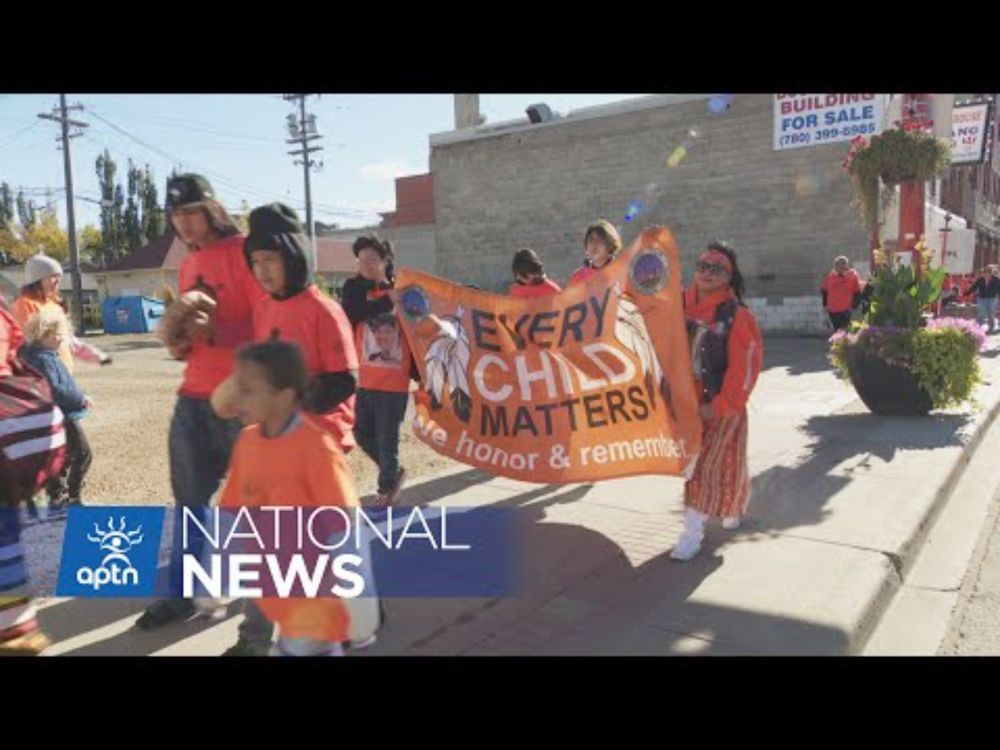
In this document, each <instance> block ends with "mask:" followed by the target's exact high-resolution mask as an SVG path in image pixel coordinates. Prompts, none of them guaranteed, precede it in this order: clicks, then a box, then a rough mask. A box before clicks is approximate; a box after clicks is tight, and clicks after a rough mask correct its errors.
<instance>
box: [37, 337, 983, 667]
mask: <svg viewBox="0 0 1000 750" xmlns="http://www.w3.org/2000/svg"><path fill="white" fill-rule="evenodd" d="M991 345H992V346H994V350H993V351H991V352H988V353H987V355H986V356H985V357H984V358H983V360H982V362H983V370H984V376H985V378H986V379H987V380H988V381H991V382H990V383H987V384H984V385H983V386H982V387H981V388H980V391H979V393H978V399H979V401H980V402H981V404H982V408H981V409H980V410H979V411H977V412H975V413H974V414H971V415H962V414H959V413H957V412H955V413H943V414H939V415H935V416H933V417H931V418H924V419H907V418H876V417H873V416H871V415H870V414H868V412H867V409H866V408H865V407H864V405H863V404H862V403H861V402H860V401H859V400H857V398H856V395H855V393H854V390H853V389H852V388H851V387H850V386H849V385H846V384H844V383H842V382H841V381H839V380H837V379H836V378H835V377H834V375H833V373H832V371H831V368H830V366H829V365H828V363H827V361H826V354H825V352H826V342H825V340H823V339H815V338H769V339H768V340H767V341H766V343H765V347H766V350H765V351H766V353H765V362H764V367H765V370H764V372H763V373H762V375H761V379H760V381H759V384H758V387H757V390H756V392H755V394H754V396H753V398H752V400H751V403H750V465H751V472H752V475H753V499H752V500H751V504H750V511H749V515H748V517H747V519H746V520H745V523H744V526H743V529H742V530H741V531H739V532H736V533H730V532H725V531H723V530H722V529H721V528H718V527H712V528H710V530H709V533H708V535H707V537H706V542H705V547H704V549H703V552H702V554H701V555H700V556H699V557H698V558H696V559H695V560H694V561H692V562H690V563H687V564H680V563H676V562H673V561H671V560H669V559H668V557H667V553H668V552H669V550H670V548H671V547H672V546H673V543H674V541H675V540H676V538H677V536H678V534H679V533H680V529H681V514H682V504H681V495H682V483H681V481H680V480H678V479H672V478H667V477H634V478H630V479H623V480H615V481H611V482H603V483H600V484H597V485H568V486H566V485H563V486H558V485H547V486H539V485H532V484H526V483H522V482H516V481H513V480H509V479H502V478H501V479H496V478H491V477H489V476H488V475H486V474H484V473H483V472H480V471H477V470H470V469H458V470H456V471H455V472H454V473H451V474H448V475H445V476H440V477H437V478H435V479H432V480H430V481H427V482H424V483H422V484H419V485H415V486H413V487H411V488H409V489H408V490H406V491H405V492H404V493H403V498H402V502H403V503H424V502H434V503H440V504H447V505H456V506H468V505H484V504H491V505H505V506H511V507H518V508H523V509H525V510H526V511H528V513H527V514H526V515H527V516H528V518H529V519H530V520H529V522H528V530H527V537H526V549H525V550H524V564H525V569H526V570H528V571H531V575H530V576H528V577H527V581H526V584H527V585H526V588H525V590H524V591H523V592H522V594H521V595H520V596H519V597H518V598H516V599H494V600H481V599H477V600H469V599H461V600H444V599H440V600H439V599H434V600H428V599H420V600H416V599H406V600H398V599H394V600H387V601H386V602H385V607H386V612H387V625H386V627H385V628H384V629H383V631H382V633H381V634H380V638H379V643H378V644H377V645H376V646H375V647H374V648H372V649H370V650H368V651H366V652H364V653H365V654H366V655H388V654H407V655H446V654H447V655H458V654H464V655H513V654H634V655H639V654H649V655H652V654H661V655H668V654H718V655H730V654H831V655H833V654H854V653H858V652H859V651H860V650H861V649H862V647H863V646H864V644H865V641H866V639H867V638H868V636H869V635H870V633H871V631H872V629H873V627H874V625H875V624H876V622H877V621H878V618H879V617H880V615H881V613H882V611H883V610H884V608H885V607H886V606H887V604H888V603H889V602H890V600H891V598H892V596H893V594H894V592H895V591H896V590H897V589H898V588H899V587H900V585H901V581H902V578H901V576H902V575H905V573H906V571H907V570H908V567H909V566H910V565H911V564H912V562H913V560H914V559H915V557H916V554H917V552H918V551H919V549H920V544H921V542H922V540H923V538H924V535H925V534H926V532H927V529H928V527H929V526H930V525H931V524H932V522H933V520H934V518H935V516H936V514H937V513H938V512H939V511H940V509H941V507H942V506H943V504H944V503H945V502H946V501H947V498H948V496H949V494H950V491H951V489H952V488H953V487H954V485H955V483H956V482H957V480H958V478H959V476H960V475H961V472H962V469H963V468H964V467H965V465H966V464H967V462H968V460H969V456H970V455H971V453H972V451H973V450H974V449H975V446H976V445H977V444H978V441H979V440H980V439H981V437H982V435H983V433H984V432H985V428H986V427H987V426H988V425H989V423H990V422H991V421H992V418H993V417H994V416H995V414H996V412H997V409H998V407H1000V377H998V375H1000V361H998V360H997V359H996V357H997V355H998V354H1000V350H997V349H996V348H995V347H996V340H991ZM144 604H145V602H140V601H138V600H120V601H110V602H109V601H105V602H99V601H96V600H89V601H87V600H75V601H53V602H50V603H48V606H45V607H44V609H43V610H42V611H41V614H40V617H41V619H42V623H43V626H44V627H45V628H46V630H47V631H48V632H49V633H50V634H51V635H52V636H54V637H55V639H56V640H57V643H56V646H55V647H54V648H53V649H52V653H53V654H54V655H55V654H61V653H74V654H79V653H87V654H121V653H129V654H137V653H159V654H164V655H165V654H191V655H195V654H205V655H209V654H219V653H221V652H222V651H223V650H224V649H225V648H227V647H228V646H229V645H231V644H232V643H233V642H235V637H236V627H237V625H238V622H239V617H235V616H234V617H231V618H230V619H228V620H226V621H224V622H222V623H218V624H212V623H207V622H205V621H191V622H188V623H185V624H183V625H178V626H176V627H169V628H167V629H165V630H164V631H160V632H156V633H138V632H135V631H131V630H129V627H130V625H131V623H132V622H133V621H134V617H135V616H136V615H137V614H138V612H139V611H141V609H142V607H143V606H144ZM231 612H232V613H233V614H235V612H236V608H235V607H233V608H231Z"/></svg>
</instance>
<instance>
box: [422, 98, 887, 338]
mask: <svg viewBox="0 0 1000 750" xmlns="http://www.w3.org/2000/svg"><path fill="white" fill-rule="evenodd" d="M639 101H640V102H643V101H645V102H646V104H640V105H638V106H636V105H629V104H628V103H624V104H622V105H618V106H617V109H616V108H615V107H611V108H610V110H609V108H607V107H605V108H601V111H602V112H604V111H607V112H608V113H607V114H604V115H602V116H597V117H589V118H587V117H579V118H576V117H574V116H573V115H571V116H570V117H568V118H565V119H563V120H559V121H556V122H555V123H543V124H540V125H533V126H525V127H514V128H507V129H506V130H505V129H503V128H501V129H499V130H497V129H495V127H494V129H493V130H492V131H491V129H490V128H488V127H487V128H485V129H480V131H481V132H479V133H478V134H477V132H476V131H462V133H461V134H440V135H437V136H432V137H431V160H430V161H431V171H432V173H433V175H434V202H435V207H436V222H435V226H436V229H437V236H436V273H437V274H438V275H439V276H442V277H445V278H450V279H453V280H456V281H459V282H462V283H471V284H476V285H478V286H481V287H483V288H484V289H490V290H495V291H501V290H503V289H506V287H507V286H508V285H509V283H510V278H509V277H510V260H511V257H512V256H513V254H514V252H516V251H517V250H518V249H519V248H521V247H531V248H533V249H534V250H536V251H537V252H538V253H539V254H540V255H541V256H542V258H543V260H544V261H545V263H546V266H547V269H548V271H549V275H550V276H551V277H552V278H554V279H555V280H556V281H558V282H560V283H563V282H565V281H566V279H567V278H568V277H569V275H570V274H571V273H572V272H573V271H574V270H575V269H576V268H577V267H578V266H579V265H580V263H581V261H582V257H583V251H582V237H583V232H584V229H585V228H586V227H587V225H588V224H590V223H592V222H593V221H594V220H595V219H597V218H600V217H604V218H607V219H609V220H610V221H612V222H613V223H615V224H616V225H618V226H620V227H621V229H622V233H623V238H624V239H625V241H626V242H629V241H631V240H632V239H634V238H635V237H636V236H637V234H638V233H639V231H641V229H642V227H644V226H648V225H650V224H656V223H662V224H666V225H667V226H669V227H670V228H671V230H672V231H673V232H674V234H675V236H676V237H677V240H678V243H679V245H680V249H681V254H682V265H683V268H684V275H685V282H687V281H689V280H690V275H691V268H692V266H693V262H694V260H695V258H696V257H697V255H698V254H699V253H700V251H701V250H702V249H703V248H704V246H705V243H706V242H707V241H709V240H710V239H713V238H716V237H721V238H724V239H727V240H729V241H731V242H732V243H733V245H734V247H736V249H737V251H738V252H739V256H740V265H741V267H742V270H743V274H744V277H745V279H746V283H747V294H748V296H750V297H759V298H772V299H774V298H779V297H780V298H784V299H788V300H795V299H796V298H800V297H801V298H805V297H815V298H816V300H817V301H816V304H817V305H818V289H819V285H820V283H821V281H822V279H823V276H824V275H825V274H826V273H827V272H828V271H829V270H830V267H831V265H832V261H833V258H834V257H836V256H837V255H847V256H848V257H849V258H851V259H852V260H854V261H861V260H865V259H867V258H868V237H867V235H866V233H865V232H864V230H863V228H862V227H861V226H860V224H859V223H858V221H857V219H856V215H855V213H854V211H853V209H852V208H851V207H850V203H851V197H852V193H851V190H850V185H849V184H848V182H847V180H846V178H845V177H844V176H843V175H842V173H841V171H840V164H841V162H842V161H843V158H844V155H845V154H846V152H847V148H848V144H846V143H842V144H834V145H830V146H818V147H812V148H802V149H795V150H791V151H774V150H773V147H772V140H773V138H772V132H773V118H774V115H773V97H772V96H770V95H764V94H759V95H752V94H751V95H737V96H736V97H735V99H734V101H733V103H732V106H731V108H730V109H729V110H728V111H727V112H725V113H723V114H719V115H712V114H710V113H708V110H707V97H698V98H693V97H690V96H688V97H684V96H681V97H671V96H660V97H653V98H651V99H649V100H639ZM672 102H674V103H672ZM630 106H631V107H632V108H631V109H630ZM594 111H595V112H596V111H597V110H594ZM574 115H575V113H574ZM525 124H527V120H525ZM692 128H694V129H695V131H696V134H697V137H692V136H691V134H690V132H689V131H690V130H691V129H692ZM685 141H689V142H690V143H691V147H690V148H689V149H688V153H687V156H686V158H685V159H684V160H683V161H681V163H680V164H679V165H678V166H676V167H673V168H671V167H668V166H667V159H668V157H669V156H670V154H671V153H673V151H674V149H675V148H676V147H677V145H678V144H681V143H683V142H685ZM632 201H639V202H641V203H642V204H643V206H644V210H643V211H642V213H641V214H640V215H639V216H638V217H637V218H636V219H634V220H633V221H632V222H630V223H626V222H625V221H624V215H625V211H626V209H627V207H628V205H629V203H630V202H632ZM772 307H774V308H776V311H775V312H774V313H773V317H774V319H775V320H776V321H777V320H778V319H779V318H782V316H783V315H784V314H785V312H786V311H790V310H793V309H795V310H804V309H811V308H805V307H802V306H801V305H799V306H796V305H795V304H793V303H792V302H789V303H788V304H784V303H780V304H772V305H769V306H768V307H767V310H768V312H767V315H768V317H769V319H770V317H771V316H772V312H771V308H772ZM813 313H815V310H813V311H812V312H811V313H809V316H810V317H808V319H809V320H810V321H813V322H814V321H815V320H816V317H817V316H816V315H814V314H813ZM784 317H785V319H787V318H788V316H787V315H784ZM793 322H794V321H793Z"/></svg>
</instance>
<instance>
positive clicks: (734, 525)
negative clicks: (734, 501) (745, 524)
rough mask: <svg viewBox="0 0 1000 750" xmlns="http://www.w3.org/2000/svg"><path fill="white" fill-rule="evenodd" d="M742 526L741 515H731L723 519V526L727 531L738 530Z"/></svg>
mask: <svg viewBox="0 0 1000 750" xmlns="http://www.w3.org/2000/svg"><path fill="white" fill-rule="evenodd" d="M739 527H740V517H739V516H729V517H728V518H723V519H722V528H724V529H725V530H726V531H736V530H737V529H738V528H739Z"/></svg>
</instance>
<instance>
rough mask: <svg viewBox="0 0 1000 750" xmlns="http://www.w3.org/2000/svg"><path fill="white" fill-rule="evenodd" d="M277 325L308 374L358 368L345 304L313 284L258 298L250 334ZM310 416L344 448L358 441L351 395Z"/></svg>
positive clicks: (263, 333) (265, 333)
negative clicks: (297, 349)
mask: <svg viewBox="0 0 1000 750" xmlns="http://www.w3.org/2000/svg"><path fill="white" fill-rule="evenodd" d="M275 330H277V331H278V333H279V337H280V338H281V339H283V340H285V341H294V342H295V343H296V344H298V345H299V346H300V347H301V348H302V354H303V356H304V357H305V360H306V371H307V372H308V373H309V374H310V375H316V374H318V373H321V372H344V371H345V370H357V369H358V355H357V352H356V351H355V349H354V337H353V336H352V335H351V323H350V321H348V319H347V315H346V314H345V313H344V309H343V308H342V307H341V306H340V305H339V304H337V303H336V302H334V301H333V300H332V299H330V298H329V297H327V296H325V295H323V294H322V293H321V292H320V291H319V289H318V288H316V286H315V285H310V286H308V287H307V288H306V289H305V290H304V291H303V292H302V293H300V294H296V295H295V296H294V297H290V298H289V299H285V300H276V299H274V298H273V297H271V296H270V295H268V296H265V297H264V298H263V299H261V300H260V301H259V302H257V304H256V305H255V306H254V309H253V331H254V339H256V340H257V341H266V340H267V339H269V338H270V337H271V334H272V332H273V331H275ZM309 416H310V417H311V418H312V419H314V420H315V421H316V423H317V424H319V425H320V426H322V427H323V428H324V429H326V430H327V431H328V432H329V433H330V434H331V435H333V436H334V438H336V440H337V443H338V444H339V445H340V447H341V448H342V449H343V450H344V451H345V452H346V451H348V450H350V449H351V448H353V447H354V446H355V445H356V444H357V443H356V442H355V441H354V396H351V397H350V398H349V399H347V400H346V401H344V402H343V403H341V404H338V405H337V407H336V408H335V409H333V410H332V411H329V412H327V413H326V414H310V415H309Z"/></svg>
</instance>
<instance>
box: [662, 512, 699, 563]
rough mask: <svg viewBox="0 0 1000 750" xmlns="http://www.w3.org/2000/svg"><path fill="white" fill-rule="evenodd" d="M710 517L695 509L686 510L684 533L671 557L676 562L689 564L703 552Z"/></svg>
mask: <svg viewBox="0 0 1000 750" xmlns="http://www.w3.org/2000/svg"><path fill="white" fill-rule="evenodd" d="M707 520H708V516H707V515H706V514H704V513H699V512H698V511H696V510H695V509H694V508H685V509H684V531H683V533H681V536H680V539H678V540H677V544H675V545H674V549H673V552H671V553H670V557H671V558H672V559H674V560H680V561H681V562H687V561H688V560H690V559H692V558H693V557H694V556H695V555H697V554H698V552H699V551H700V550H701V542H702V540H703V539H704V538H705V521H707Z"/></svg>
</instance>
